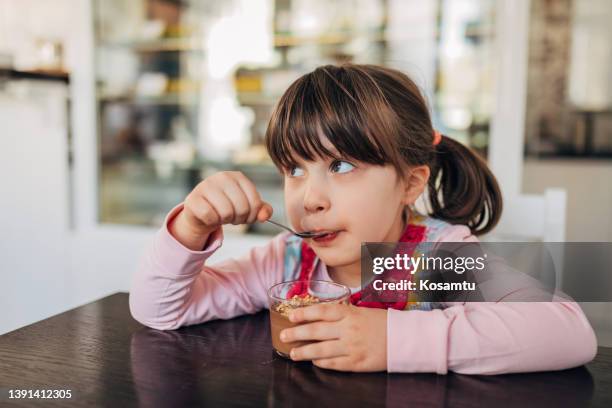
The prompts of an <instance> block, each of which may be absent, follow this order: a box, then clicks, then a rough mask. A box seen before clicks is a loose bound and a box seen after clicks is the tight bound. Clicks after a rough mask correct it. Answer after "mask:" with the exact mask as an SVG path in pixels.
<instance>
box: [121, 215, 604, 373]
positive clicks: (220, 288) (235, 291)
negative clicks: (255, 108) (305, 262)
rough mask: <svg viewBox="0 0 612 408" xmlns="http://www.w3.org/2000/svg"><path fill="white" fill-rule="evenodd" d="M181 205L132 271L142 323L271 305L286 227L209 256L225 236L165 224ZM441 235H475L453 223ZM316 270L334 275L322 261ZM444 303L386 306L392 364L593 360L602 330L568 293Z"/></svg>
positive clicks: (475, 368) (527, 364)
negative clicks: (178, 232)
mask: <svg viewBox="0 0 612 408" xmlns="http://www.w3.org/2000/svg"><path fill="white" fill-rule="evenodd" d="M181 210H182V205H179V206H177V207H175V208H174V209H173V210H172V211H171V212H170V213H169V214H168V216H167V217H166V220H165V222H164V225H163V227H162V228H161V229H160V230H159V231H158V232H157V234H156V236H155V238H154V240H153V243H152V246H151V247H150V249H149V250H148V252H147V253H146V255H145V257H144V258H143V260H142V262H141V264H140V267H139V269H138V270H137V272H136V274H135V275H134V276H133V282H132V289H131V292H130V311H131V313H132V316H133V317H134V318H135V319H136V320H137V321H139V322H140V323H142V324H143V325H145V326H148V327H151V328H154V329H159V330H172V329H177V328H179V327H181V326H186V325H192V324H197V323H203V322H206V321H208V320H212V319H229V318H232V317H235V316H239V315H243V314H248V313H255V312H257V311H259V310H262V309H265V308H267V307H268V299H267V294H266V291H267V289H268V288H269V287H270V286H272V285H274V284H276V283H278V282H281V281H282V278H283V266H284V265H283V259H284V251H285V239H286V237H287V234H286V233H282V234H279V235H277V236H276V237H274V238H273V239H272V240H271V241H270V242H269V243H268V244H267V245H265V246H262V247H258V248H253V249H251V250H250V251H249V252H248V253H247V254H246V255H244V256H241V257H237V258H234V259H228V260H224V261H221V262H218V263H216V264H214V265H208V264H207V259H208V258H209V257H210V256H211V255H212V254H213V253H214V252H215V251H216V250H217V249H218V248H219V247H220V246H221V245H222V243H223V231H222V229H221V228H219V229H217V230H216V231H215V232H214V233H213V234H212V235H211V237H210V238H209V240H208V242H207V244H206V247H205V248H204V249H203V250H202V251H193V250H190V249H188V248H186V247H185V246H183V245H182V244H181V243H180V242H178V241H177V240H176V239H175V238H174V237H173V236H172V235H171V234H170V232H169V231H168V222H169V221H170V220H172V218H174V217H175V216H176V215H177V214H178V213H179V212H180V211H181ZM434 241H436V242H462V241H477V238H476V237H474V236H473V235H472V234H471V233H470V230H469V228H467V227H466V226H463V225H451V226H448V227H446V228H444V229H442V230H441V231H440V233H439V234H438V235H437V237H436V239H435V240H434ZM314 278H315V279H323V280H331V279H330V277H329V275H328V272H327V268H326V266H325V265H324V264H323V263H322V262H319V266H318V267H317V270H316V271H315V274H314ZM446 306H447V307H446V308H444V309H435V310H431V311H420V310H411V311H400V310H394V309H389V310H388V313H387V370H388V371H389V372H436V373H438V374H446V373H447V372H448V371H449V370H451V371H454V372H458V373H464V374H501V373H512V372H528V371H544V370H560V369H565V368H570V367H575V366H579V365H582V364H585V363H587V362H589V361H591V360H592V359H593V358H594V357H595V354H596V353H597V340H596V337H595V334H594V332H593V329H592V327H591V325H590V324H589V322H588V320H587V319H586V317H585V315H584V313H583V312H582V310H581V308H580V306H579V305H578V304H577V303H575V302H571V301H563V302H546V303H545V302H539V303H535V302H531V303H529V302H503V303H502V302H487V303H465V304H460V303H449V304H446Z"/></svg>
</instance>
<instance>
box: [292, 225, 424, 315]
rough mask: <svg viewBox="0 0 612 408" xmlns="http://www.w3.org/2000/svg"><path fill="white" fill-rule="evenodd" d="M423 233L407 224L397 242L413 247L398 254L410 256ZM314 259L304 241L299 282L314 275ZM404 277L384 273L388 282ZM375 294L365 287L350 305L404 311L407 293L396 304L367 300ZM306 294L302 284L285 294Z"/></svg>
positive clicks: (299, 283) (392, 272)
mask: <svg viewBox="0 0 612 408" xmlns="http://www.w3.org/2000/svg"><path fill="white" fill-rule="evenodd" d="M425 233H426V227H425V226H424V225H418V224H410V223H408V226H407V227H406V229H405V230H404V233H403V234H402V236H401V237H400V239H399V242H403V243H412V244H414V245H408V246H405V247H406V248H404V246H403V247H402V248H400V250H399V251H398V253H399V254H402V255H403V254H404V253H406V254H407V255H410V254H411V253H412V252H413V251H414V249H415V248H416V246H417V245H418V244H419V243H420V242H423V240H424V239H425ZM316 258H317V255H316V254H315V252H314V250H313V249H312V248H311V247H310V246H308V244H307V243H306V241H302V245H301V258H300V260H301V265H300V275H299V277H298V279H299V280H300V281H307V280H310V278H311V277H312V274H313V273H314V267H315V260H316ZM406 276H407V273H406V271H404V270H402V271H397V270H393V271H388V272H387V273H385V277H386V279H385V280H386V281H390V280H393V279H394V278H396V279H397V280H399V279H401V278H406ZM408 276H412V275H410V274H408ZM376 292H377V291H376V290H375V289H374V288H373V287H372V286H371V285H368V286H367V287H365V288H364V289H362V290H360V291H359V292H355V293H353V294H352V295H351V297H350V302H351V304H353V305H355V306H361V307H371V308H378V309H389V308H391V309H398V310H404V309H405V308H406V306H407V304H408V295H409V294H408V292H407V291H406V292H403V293H402V297H403V300H401V301H397V302H378V301H369V300H367V299H368V298H369V297H370V296H372V295H375V294H376ZM307 293H308V288H307V287H306V284H305V283H304V282H296V284H295V285H293V287H292V288H291V289H290V290H289V292H288V293H287V298H291V297H293V296H295V295H298V296H305V295H306V294H307Z"/></svg>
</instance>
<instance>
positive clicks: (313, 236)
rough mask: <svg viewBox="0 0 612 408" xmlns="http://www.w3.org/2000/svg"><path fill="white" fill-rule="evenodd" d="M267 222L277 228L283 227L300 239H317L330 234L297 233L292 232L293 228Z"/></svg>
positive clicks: (270, 221)
mask: <svg viewBox="0 0 612 408" xmlns="http://www.w3.org/2000/svg"><path fill="white" fill-rule="evenodd" d="M266 221H267V222H269V223H270V224H274V225H276V226H277V227H281V228H284V229H286V230H287V231H289V232H290V233H292V234H293V235H297V236H298V237H300V238H317V237H322V236H323V235H326V234H329V232H325V231H323V232H312V231H304V232H295V231H294V230H292V229H291V228H289V227H287V226H285V225H283V224H279V223H278V222H275V221H272V220H266Z"/></svg>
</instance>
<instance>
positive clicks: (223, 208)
mask: <svg viewBox="0 0 612 408" xmlns="http://www.w3.org/2000/svg"><path fill="white" fill-rule="evenodd" d="M204 198H205V199H206V201H208V202H209V203H210V205H212V207H213V208H214V209H215V211H216V212H217V214H218V215H219V218H221V224H229V223H230V222H231V221H232V220H233V219H234V206H233V205H232V202H231V201H230V199H229V198H228V197H227V196H226V195H225V193H224V192H223V191H221V190H218V189H214V190H209V191H207V192H206V196H205V197H204Z"/></svg>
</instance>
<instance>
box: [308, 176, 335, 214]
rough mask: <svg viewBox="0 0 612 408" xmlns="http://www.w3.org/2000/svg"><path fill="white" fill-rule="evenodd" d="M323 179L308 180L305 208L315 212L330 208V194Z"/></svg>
mask: <svg viewBox="0 0 612 408" xmlns="http://www.w3.org/2000/svg"><path fill="white" fill-rule="evenodd" d="M322 184H323V183H322V181H314V182H313V181H308V185H307V186H306V191H305V192H304V210H306V212H310V213H314V212H320V211H325V210H327V209H329V205H330V203H329V195H328V194H327V193H326V190H325V186H323V185H322Z"/></svg>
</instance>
